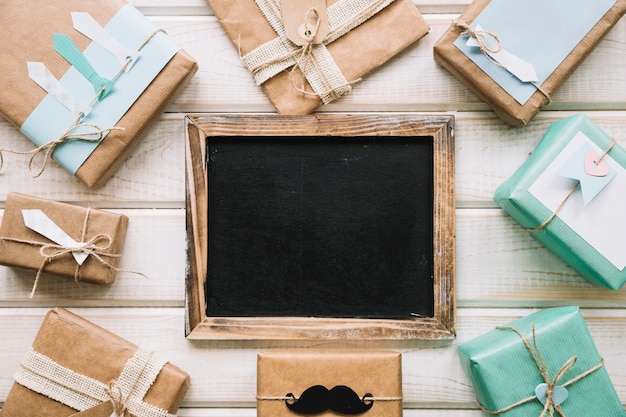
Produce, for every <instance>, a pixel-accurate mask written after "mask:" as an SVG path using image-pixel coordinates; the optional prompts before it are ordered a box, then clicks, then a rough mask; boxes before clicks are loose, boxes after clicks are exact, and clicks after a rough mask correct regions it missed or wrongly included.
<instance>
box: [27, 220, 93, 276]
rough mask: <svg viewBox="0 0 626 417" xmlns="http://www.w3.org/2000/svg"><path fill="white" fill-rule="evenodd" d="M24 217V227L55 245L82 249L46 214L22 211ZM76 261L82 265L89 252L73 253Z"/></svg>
mask: <svg viewBox="0 0 626 417" xmlns="http://www.w3.org/2000/svg"><path fill="white" fill-rule="evenodd" d="M22 217H24V225H25V226H26V227H28V228H29V229H31V230H33V231H35V232H37V233H39V234H40V235H42V236H44V237H46V238H48V239H50V240H51V241H53V242H54V243H56V244H57V245H60V246H64V247H67V248H74V247H80V246H81V244H80V243H79V242H77V241H75V240H74V239H72V238H71V237H70V236H69V235H68V234H67V233H65V231H64V230H63V229H61V228H60V227H59V226H57V224H56V223H55V222H53V221H52V220H51V219H50V218H49V217H48V216H46V214H45V213H44V212H43V211H41V210H39V209H31V210H22ZM72 255H73V256H74V259H76V262H77V263H78V264H79V265H82V264H83V263H84V262H85V260H86V259H87V257H88V256H89V253H88V252H72Z"/></svg>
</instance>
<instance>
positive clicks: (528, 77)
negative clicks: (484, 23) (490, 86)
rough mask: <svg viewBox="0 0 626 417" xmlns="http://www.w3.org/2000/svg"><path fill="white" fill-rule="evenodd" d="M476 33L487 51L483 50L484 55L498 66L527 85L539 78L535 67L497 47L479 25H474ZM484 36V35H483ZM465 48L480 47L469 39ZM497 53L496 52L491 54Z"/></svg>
mask: <svg viewBox="0 0 626 417" xmlns="http://www.w3.org/2000/svg"><path fill="white" fill-rule="evenodd" d="M475 30H476V32H478V33H479V34H480V35H479V36H481V37H482V38H483V40H484V41H485V44H486V45H487V47H488V49H486V50H485V53H486V54H488V55H489V56H490V57H491V58H492V59H493V60H494V61H496V62H497V63H498V64H500V65H501V66H502V67H503V68H504V69H506V70H507V71H508V72H510V73H511V74H513V75H514V76H515V77H517V78H518V79H519V80H520V81H522V82H525V83H529V82H537V81H538V80H539V77H538V76H537V72H536V71H535V67H534V66H533V65H532V64H530V63H528V62H526V61H524V60H523V59H522V58H520V57H518V56H516V55H514V54H512V53H510V52H508V51H507V50H505V49H504V48H503V47H502V46H501V45H498V43H497V41H496V39H494V38H493V37H492V36H490V35H487V34H484V33H485V32H484V30H483V28H482V27H481V26H480V25H476V29H475ZM483 34H484V35H483ZM466 45H467V46H474V47H480V44H479V43H478V41H477V40H476V39H475V38H473V37H470V38H469V39H468V40H467V42H466ZM492 51H497V52H492Z"/></svg>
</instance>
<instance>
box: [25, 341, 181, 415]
mask: <svg viewBox="0 0 626 417" xmlns="http://www.w3.org/2000/svg"><path fill="white" fill-rule="evenodd" d="M166 363H167V361H165V360H163V359H160V358H159V357H157V356H156V355H154V354H153V353H152V352H149V351H147V350H144V349H141V348H139V349H137V351H135V353H134V355H133V356H132V357H131V358H130V359H128V361H127V362H126V365H125V366H124V369H123V370H122V372H121V373H120V375H119V377H118V378H117V379H116V380H113V381H110V382H109V383H103V382H101V381H98V380H95V379H93V378H90V377H88V376H85V375H82V374H79V373H77V372H75V371H73V370H71V369H68V368H65V367H63V366H61V365H59V364H58V363H56V362H55V361H54V360H52V359H51V358H49V357H47V356H45V355H43V354H41V353H38V352H35V351H34V350H31V351H30V352H29V354H28V356H27V357H26V359H25V360H24V361H23V362H22V364H21V365H20V369H19V370H18V372H17V374H16V375H15V382H17V383H18V384H20V385H22V386H24V387H25V388H28V389H29V390H31V391H34V392H37V393H39V394H42V395H45V396H46V397H48V398H51V399H53V400H55V401H58V402H60V403H62V404H64V405H66V406H68V407H71V408H73V409H75V410H79V411H84V410H87V409H90V408H93V407H96V406H98V405H100V404H102V403H103V402H109V401H110V402H111V403H112V405H113V410H115V411H114V412H115V415H116V416H118V417H128V416H134V417H176V416H175V415H173V414H170V413H169V412H168V411H167V410H164V409H162V408H160V407H157V406H154V405H152V404H148V403H146V402H144V401H143V398H144V397H145V395H146V393H147V392H148V390H149V389H150V386H151V385H152V384H153V383H154V381H155V379H156V378H157V376H158V375H159V373H160V372H161V369H163V367H164V366H165V364H166Z"/></svg>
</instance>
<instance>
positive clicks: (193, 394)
mask: <svg viewBox="0 0 626 417" xmlns="http://www.w3.org/2000/svg"><path fill="white" fill-rule="evenodd" d="M71 310H72V311H74V312H76V313H77V314H80V315H81V316H83V317H85V318H87V319H89V320H91V321H93V322H94V323H96V324H99V325H101V326H103V327H105V328H107V329H109V330H111V331H113V332H114V333H116V334H118V335H120V336H122V337H124V338H126V339H128V340H130V341H132V342H134V343H136V344H139V345H141V346H143V347H145V348H146V349H150V350H153V351H155V352H157V353H159V354H160V355H161V356H164V357H166V358H168V359H169V360H170V361H171V362H172V363H174V364H176V365H177V366H179V367H181V368H182V369H184V370H186V371H187V372H188V373H189V374H190V376H191V380H192V383H191V387H190V390H189V393H188V395H187V397H186V399H185V401H184V407H219V408H233V407H234V408H239V407H254V403H255V392H256V354H257V353H258V352H259V351H262V350H265V349H268V348H276V347H311V346H316V347H335V348H337V347H368V348H384V349H392V350H396V351H399V352H401V353H402V355H403V396H404V398H405V400H404V404H405V408H424V409H432V408H454V409H456V408H469V409H473V408H474V405H473V390H472V389H471V387H470V384H469V381H468V379H467V378H466V376H465V375H464V373H463V371H462V369H461V367H460V364H459V361H458V357H457V352H456V347H457V346H458V344H459V343H463V342H464V341H467V340H470V339H472V338H474V337H476V336H479V335H481V334H483V333H485V332H487V331H489V330H491V329H493V328H494V327H495V326H498V325H502V324H506V323H508V322H509V321H511V320H513V319H515V318H518V317H521V316H524V315H527V314H530V313H531V312H532V311H533V310H525V309H490V310H485V309H460V310H459V320H458V338H457V340H456V341H454V342H453V343H449V344H444V343H441V342H434V343H433V342H402V341H400V342H376V343H368V342H347V341H337V342H318V343H316V342H297V343H296V342H278V341H275V342H250V343H246V342H208V341H204V342H197V341H196V342H191V341H187V340H185V339H184V337H183V336H182V328H183V310H182V309H179V308H168V309H154V308H142V309H111V308H110V309H83V308H74V309H71ZM46 311H47V310H46V309H40V308H35V309H26V308H18V309H0V334H11V335H12V337H11V338H6V339H7V340H5V341H4V342H3V348H2V350H1V351H0V399H3V398H5V396H6V394H7V393H8V390H9V389H10V386H11V383H12V382H11V381H12V376H13V374H14V372H15V370H16V369H17V367H18V365H19V362H20V361H21V360H22V358H23V356H24V350H25V349H27V347H28V346H29V345H30V342H28V341H32V339H33V338H34V337H35V334H36V332H37V329H38V327H39V325H40V323H41V320H42V318H43V316H44V315H45V313H46ZM583 314H584V315H585V318H586V321H587V324H588V327H589V329H590V332H591V334H592V336H593V338H594V340H595V343H596V345H597V347H598V350H599V352H600V353H601V355H602V356H603V357H604V358H605V366H606V369H607V371H608V373H609V375H610V376H611V379H612V382H613V383H614V385H615V387H616V390H617V392H618V394H619V395H620V398H622V400H624V399H626V357H624V355H623V348H622V343H621V339H622V338H623V337H625V336H626V326H624V324H625V323H626V313H625V312H624V311H622V310H618V311H615V310H584V311H583Z"/></svg>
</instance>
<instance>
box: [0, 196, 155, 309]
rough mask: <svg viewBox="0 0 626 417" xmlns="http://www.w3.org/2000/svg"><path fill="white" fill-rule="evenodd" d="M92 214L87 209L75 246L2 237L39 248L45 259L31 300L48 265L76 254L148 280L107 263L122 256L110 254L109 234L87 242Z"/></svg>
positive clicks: (32, 291) (78, 265) (34, 285)
mask: <svg viewBox="0 0 626 417" xmlns="http://www.w3.org/2000/svg"><path fill="white" fill-rule="evenodd" d="M90 212H91V208H87V212H86V214H85V219H84V221H83V226H82V228H81V239H80V242H79V243H78V244H77V245H75V246H64V245H59V244H56V243H45V242H38V241H35V240H27V239H18V238H10V237H1V238H0V241H5V242H14V243H22V244H26V245H31V246H39V247H40V248H39V255H40V256H41V257H42V258H43V262H42V263H41V266H40V267H39V269H38V270H37V274H36V275H35V282H34V283H33V287H32V289H31V292H30V298H33V296H34V295H35V291H36V290H37V287H38V286H39V281H40V279H41V275H42V274H43V272H44V269H45V267H46V265H47V264H48V263H50V262H53V261H54V260H56V259H59V258H61V257H63V256H64V255H68V254H74V253H85V254H87V255H88V256H91V257H92V258H93V259H95V260H97V261H98V262H99V263H100V264H102V265H103V266H104V267H106V268H109V269H112V270H114V271H115V272H127V273H130V274H135V275H140V276H142V277H144V278H148V276H147V275H146V274H144V273H142V272H138V271H132V270H129V269H123V268H117V267H115V266H113V265H111V263H109V262H107V261H106V260H105V259H104V258H120V257H121V256H122V255H121V254H119V253H108V252H107V251H108V250H109V249H110V248H111V245H112V244H113V238H112V237H111V235H108V234H104V233H101V234H98V235H95V236H93V237H92V238H90V239H89V240H87V241H85V239H86V233H87V225H88V221H89V214H90ZM81 266H82V265H80V264H79V263H78V262H77V263H76V269H75V272H74V282H75V283H77V284H78V283H79V282H80V268H81Z"/></svg>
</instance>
